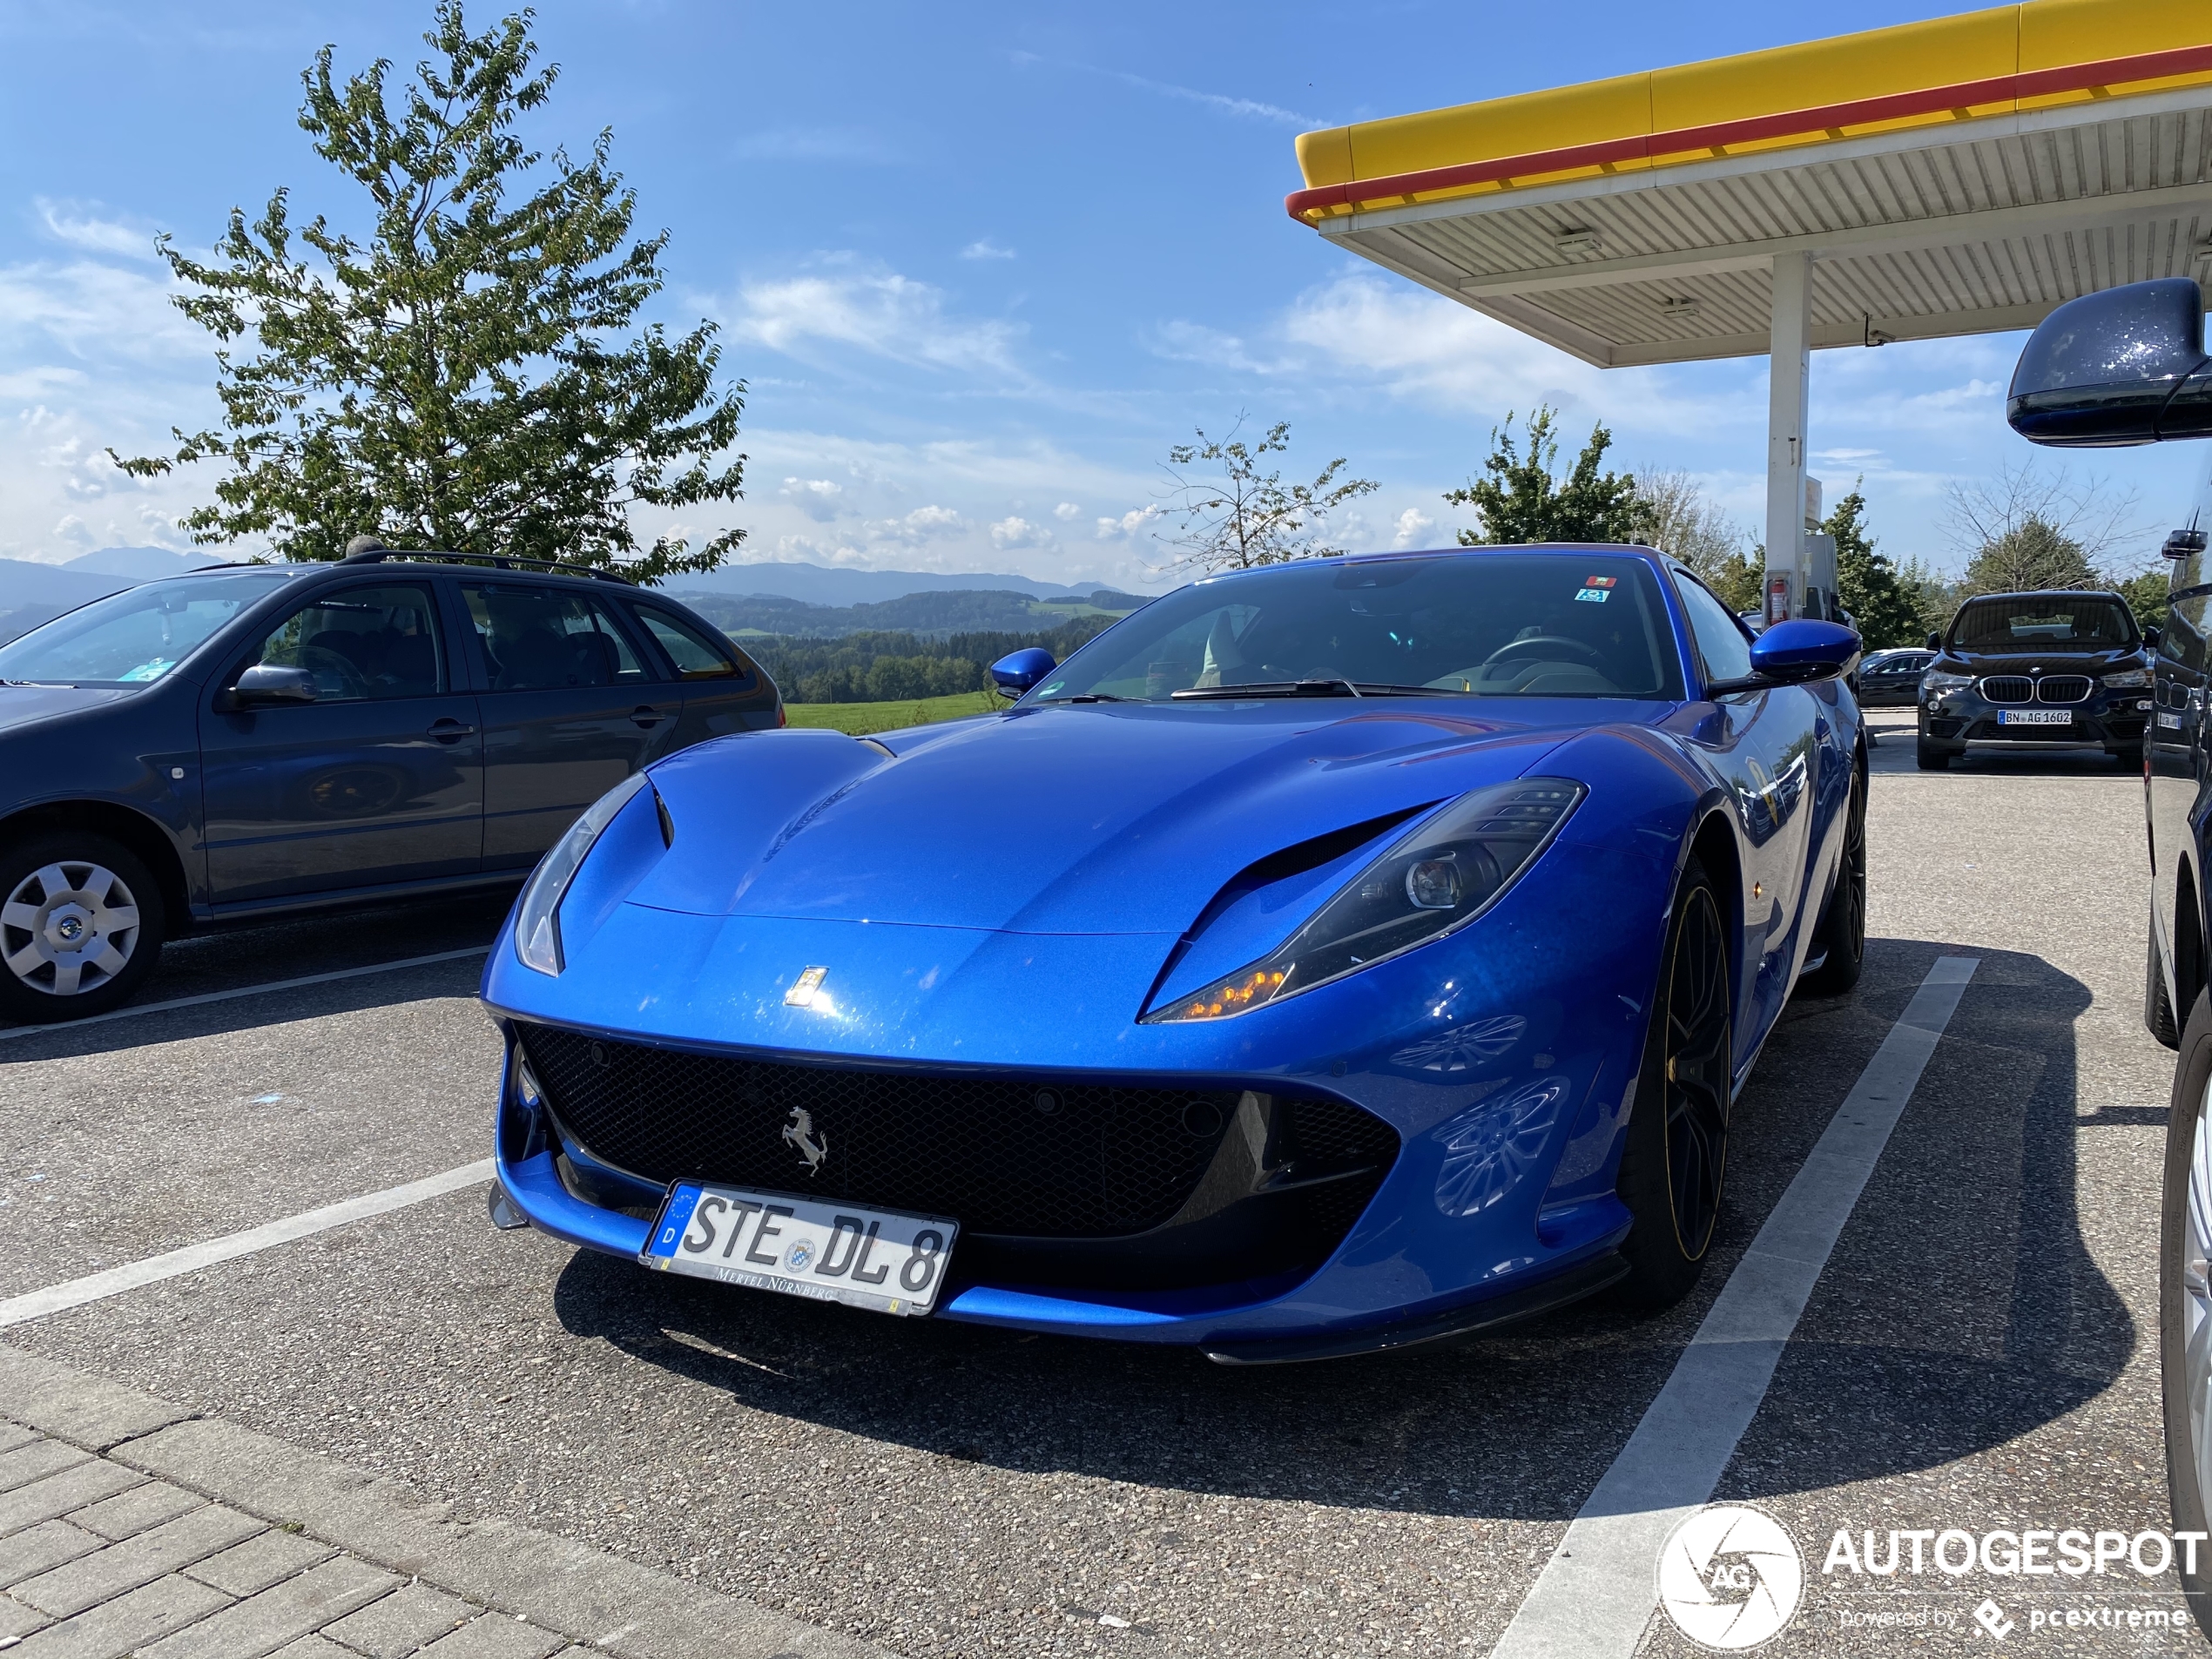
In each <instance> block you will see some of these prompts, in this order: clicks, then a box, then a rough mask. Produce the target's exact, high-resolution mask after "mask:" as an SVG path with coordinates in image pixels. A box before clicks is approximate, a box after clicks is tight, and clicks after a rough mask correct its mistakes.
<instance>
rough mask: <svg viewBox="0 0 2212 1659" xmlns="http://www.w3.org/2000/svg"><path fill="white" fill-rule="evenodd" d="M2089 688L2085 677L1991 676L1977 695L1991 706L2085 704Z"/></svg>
mask: <svg viewBox="0 0 2212 1659" xmlns="http://www.w3.org/2000/svg"><path fill="white" fill-rule="evenodd" d="M2091 684H2092V683H2091V681H2090V679H2089V677H2088V676H2087V675H2086V674H2053V675H2050V676H2048V677H2047V678H2043V679H2040V680H2038V679H2030V678H2028V677H2027V675H2025V674H1991V675H1987V676H1986V677H1985V678H1983V680H1982V682H1981V694H1982V696H1983V697H1984V698H1986V699H1987V700H1988V701H1990V702H1992V703H2086V702H2087V701H2088V700H2089V692H2090V690H2091Z"/></svg>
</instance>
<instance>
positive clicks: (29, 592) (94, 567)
mask: <svg viewBox="0 0 2212 1659" xmlns="http://www.w3.org/2000/svg"><path fill="white" fill-rule="evenodd" d="M219 563H222V560H221V559H219V557H218V556H216V555H214V554H212V553H201V552H190V553H178V552H173V551H172V550H169V549H167V548H161V547H104V548H101V549H100V550H98V551H97V552H93V553H84V554H80V555H79V556H77V557H76V558H73V559H71V560H70V561H69V562H68V563H65V564H44V563H34V562H32V561H30V560H25V559H0V643H5V642H6V641H8V640H10V639H13V638H14V637H16V636H17V635H18V634H20V633H23V632H24V631H26V630H28V629H31V628H35V627H37V625H38V624H40V623H42V622H45V621H47V620H49V619H50V618H51V617H57V616H59V615H61V613H62V612H63V611H64V610H73V609H75V608H76V607H77V606H78V605H81V604H87V603H89V602H90V601H91V600H94V599H98V598H101V597H105V595H108V594H111V593H114V592H117V591H118V590H121V589H124V588H127V587H132V586H134V585H135V584H137V583H140V582H147V581H152V580H153V579H154V578H156V577H165V576H176V575H179V574H181V573H183V572H185V571H186V570H196V569H198V568H199V567H201V566H204V565H209V564H219ZM667 591H668V592H669V593H671V594H672V595H674V596H675V597H678V598H681V599H684V600H685V601H686V602H687V603H690V604H694V605H695V606H696V607H697V608H698V610H699V611H700V613H701V614H702V615H704V616H706V617H709V618H711V620H712V621H713V622H714V623H715V624H717V625H718V626H719V627H723V628H726V629H728V630H729V631H732V632H733V633H738V632H745V631H759V632H765V633H780V634H792V635H799V636H807V637H835V636H838V635H841V634H849V633H860V632H865V631H876V630H881V631H901V632H911V633H917V634H937V635H942V634H947V633H951V632H955V631H995V630H996V631H1004V630H1014V631H1024V630H1032V629H1035V628H1039V627H1049V626H1052V625H1053V624H1055V623H1056V622H1059V621H1064V620H1066V619H1067V617H1069V616H1070V615H1074V614H1079V612H1078V611H1076V610H1068V609H1065V608H1064V607H1069V606H1074V607H1078V608H1082V609H1093V610H1105V611H1109V612H1116V613H1119V612H1123V611H1127V610H1135V609H1136V607H1137V606H1138V605H1140V604H1144V603H1146V600H1145V599H1144V598H1143V597H1137V596H1134V595H1130V594H1124V593H1118V592H1116V591H1114V590H1110V589H1096V588H1070V587H1067V586H1064V585H1062V584H1060V583H1051V582H1039V581H1035V580H1034V579H1032V578H1030V577H1022V576H1011V575H999V574H986V575H976V576H947V575H944V574H942V573H941V572H939V571H934V570H846V569H844V568H841V567H840V568H832V567H828V566H824V565H819V564H796V563H765V564H733V565H730V566H728V567H726V568H725V569H723V570H717V571H716V572H714V574H713V575H711V576H705V577H678V579H677V580H676V581H674V582H671V583H669V584H668V587H667ZM1040 600H1042V601H1046V602H1056V604H1058V605H1059V606H1061V607H1063V608H1062V609H1060V610H1053V611H1045V610H1038V609H1035V608H1034V605H1035V602H1036V601H1040Z"/></svg>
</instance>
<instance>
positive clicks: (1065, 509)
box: [1052, 501, 1083, 523]
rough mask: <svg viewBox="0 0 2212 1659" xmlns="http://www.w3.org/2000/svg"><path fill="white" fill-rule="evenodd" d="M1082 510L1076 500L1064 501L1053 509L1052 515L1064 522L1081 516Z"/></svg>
mask: <svg viewBox="0 0 2212 1659" xmlns="http://www.w3.org/2000/svg"><path fill="white" fill-rule="evenodd" d="M1082 510H1083V509H1082V508H1081V507H1079V506H1077V505H1076V503H1075V502H1071V501H1063V502H1061V503H1060V505H1059V506H1057V507H1055V508H1054V509H1052V516H1054V517H1055V518H1056V519H1060V520H1062V522H1063V523H1064V522H1065V521H1067V520H1069V519H1071V518H1075V517H1077V516H1080V515H1081V514H1082Z"/></svg>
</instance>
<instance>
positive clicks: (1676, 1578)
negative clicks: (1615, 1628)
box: [1659, 1503, 1805, 1653]
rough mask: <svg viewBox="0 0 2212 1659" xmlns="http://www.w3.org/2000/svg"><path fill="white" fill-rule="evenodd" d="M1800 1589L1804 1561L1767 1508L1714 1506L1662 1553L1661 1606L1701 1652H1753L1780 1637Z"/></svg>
mask: <svg viewBox="0 0 2212 1659" xmlns="http://www.w3.org/2000/svg"><path fill="white" fill-rule="evenodd" d="M1804 1586H1805V1562H1804V1555H1802V1554H1799V1552H1798V1549H1797V1540H1796V1539H1794V1538H1792V1537H1791V1535H1790V1530H1789V1528H1788V1527H1784V1525H1783V1524H1782V1523H1781V1522H1780V1521H1777V1520H1776V1519H1775V1518H1774V1517H1773V1516H1772V1515H1770V1514H1767V1513H1766V1511H1764V1509H1754V1508H1752V1507H1750V1505H1749V1504H1740V1503H1716V1504H1714V1505H1712V1506H1710V1507H1708V1508H1704V1509H1701V1510H1699V1511H1698V1512H1697V1513H1696V1514H1694V1515H1692V1516H1690V1517H1689V1520H1687V1521H1683V1523H1682V1525H1680V1526H1679V1527H1676V1528H1675V1529H1674V1531H1673V1532H1672V1533H1671V1534H1669V1536H1668V1539H1667V1542H1666V1545H1665V1547H1664V1548H1662V1549H1661V1550H1660V1552H1659V1605H1660V1606H1661V1607H1662V1608H1666V1609H1667V1616H1668V1617H1669V1619H1671V1620H1673V1621H1674V1624H1675V1629H1677V1630H1679V1631H1681V1632H1682V1633H1683V1635H1686V1636H1688V1637H1689V1639H1690V1640H1691V1641H1692V1642H1696V1644H1697V1645H1698V1646H1699V1647H1701V1648H1711V1649H1716V1650H1717V1651H1719V1652H1723V1653H1734V1652H1739V1651H1741V1650H1742V1649H1746V1648H1756V1647H1757V1646H1758V1645H1759V1644H1760V1643H1761V1642H1766V1641H1770V1640H1771V1639H1772V1638H1773V1637H1775V1636H1777V1635H1780V1634H1781V1633H1782V1630H1783V1628H1784V1626H1786V1625H1787V1624H1788V1623H1789V1622H1790V1621H1791V1617H1792V1616H1794V1615H1796V1613H1797V1602H1798V1598H1799V1597H1800V1596H1801V1595H1803V1594H1804Z"/></svg>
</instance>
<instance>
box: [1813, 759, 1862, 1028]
mask: <svg viewBox="0 0 2212 1659" xmlns="http://www.w3.org/2000/svg"><path fill="white" fill-rule="evenodd" d="M1812 948H1813V954H1815V955H1819V956H1822V957H1823V958H1824V960H1823V961H1822V962H1821V964H1820V966H1819V967H1817V968H1814V969H1813V970H1812V972H1811V973H1810V974H1806V975H1805V976H1804V978H1803V979H1802V980H1800V981H1798V984H1799V985H1800V986H1801V987H1802V988H1804V990H1805V991H1807V992H1809V993H1810V994H1811V995H1814V996H1841V995H1843V994H1844V992H1845V991H1848V990H1850V989H1851V987H1853V986H1854V985H1856V984H1858V975H1859V970H1860V969H1861V968H1864V967H1865V964H1866V769H1865V765H1863V764H1862V765H1859V766H1858V767H1856V768H1854V769H1853V771H1852V772H1851V805H1850V806H1847V807H1846V808H1845V809H1844V853H1843V856H1842V857H1841V858H1840V859H1838V860H1837V862H1836V885H1835V887H1834V889H1833V890H1832V891H1831V893H1830V894H1829V895H1828V908H1827V909H1826V910H1825V911H1824V912H1823V913H1822V914H1821V918H1820V928H1819V931H1818V932H1817V933H1816V934H1814V935H1813V941H1812Z"/></svg>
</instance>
